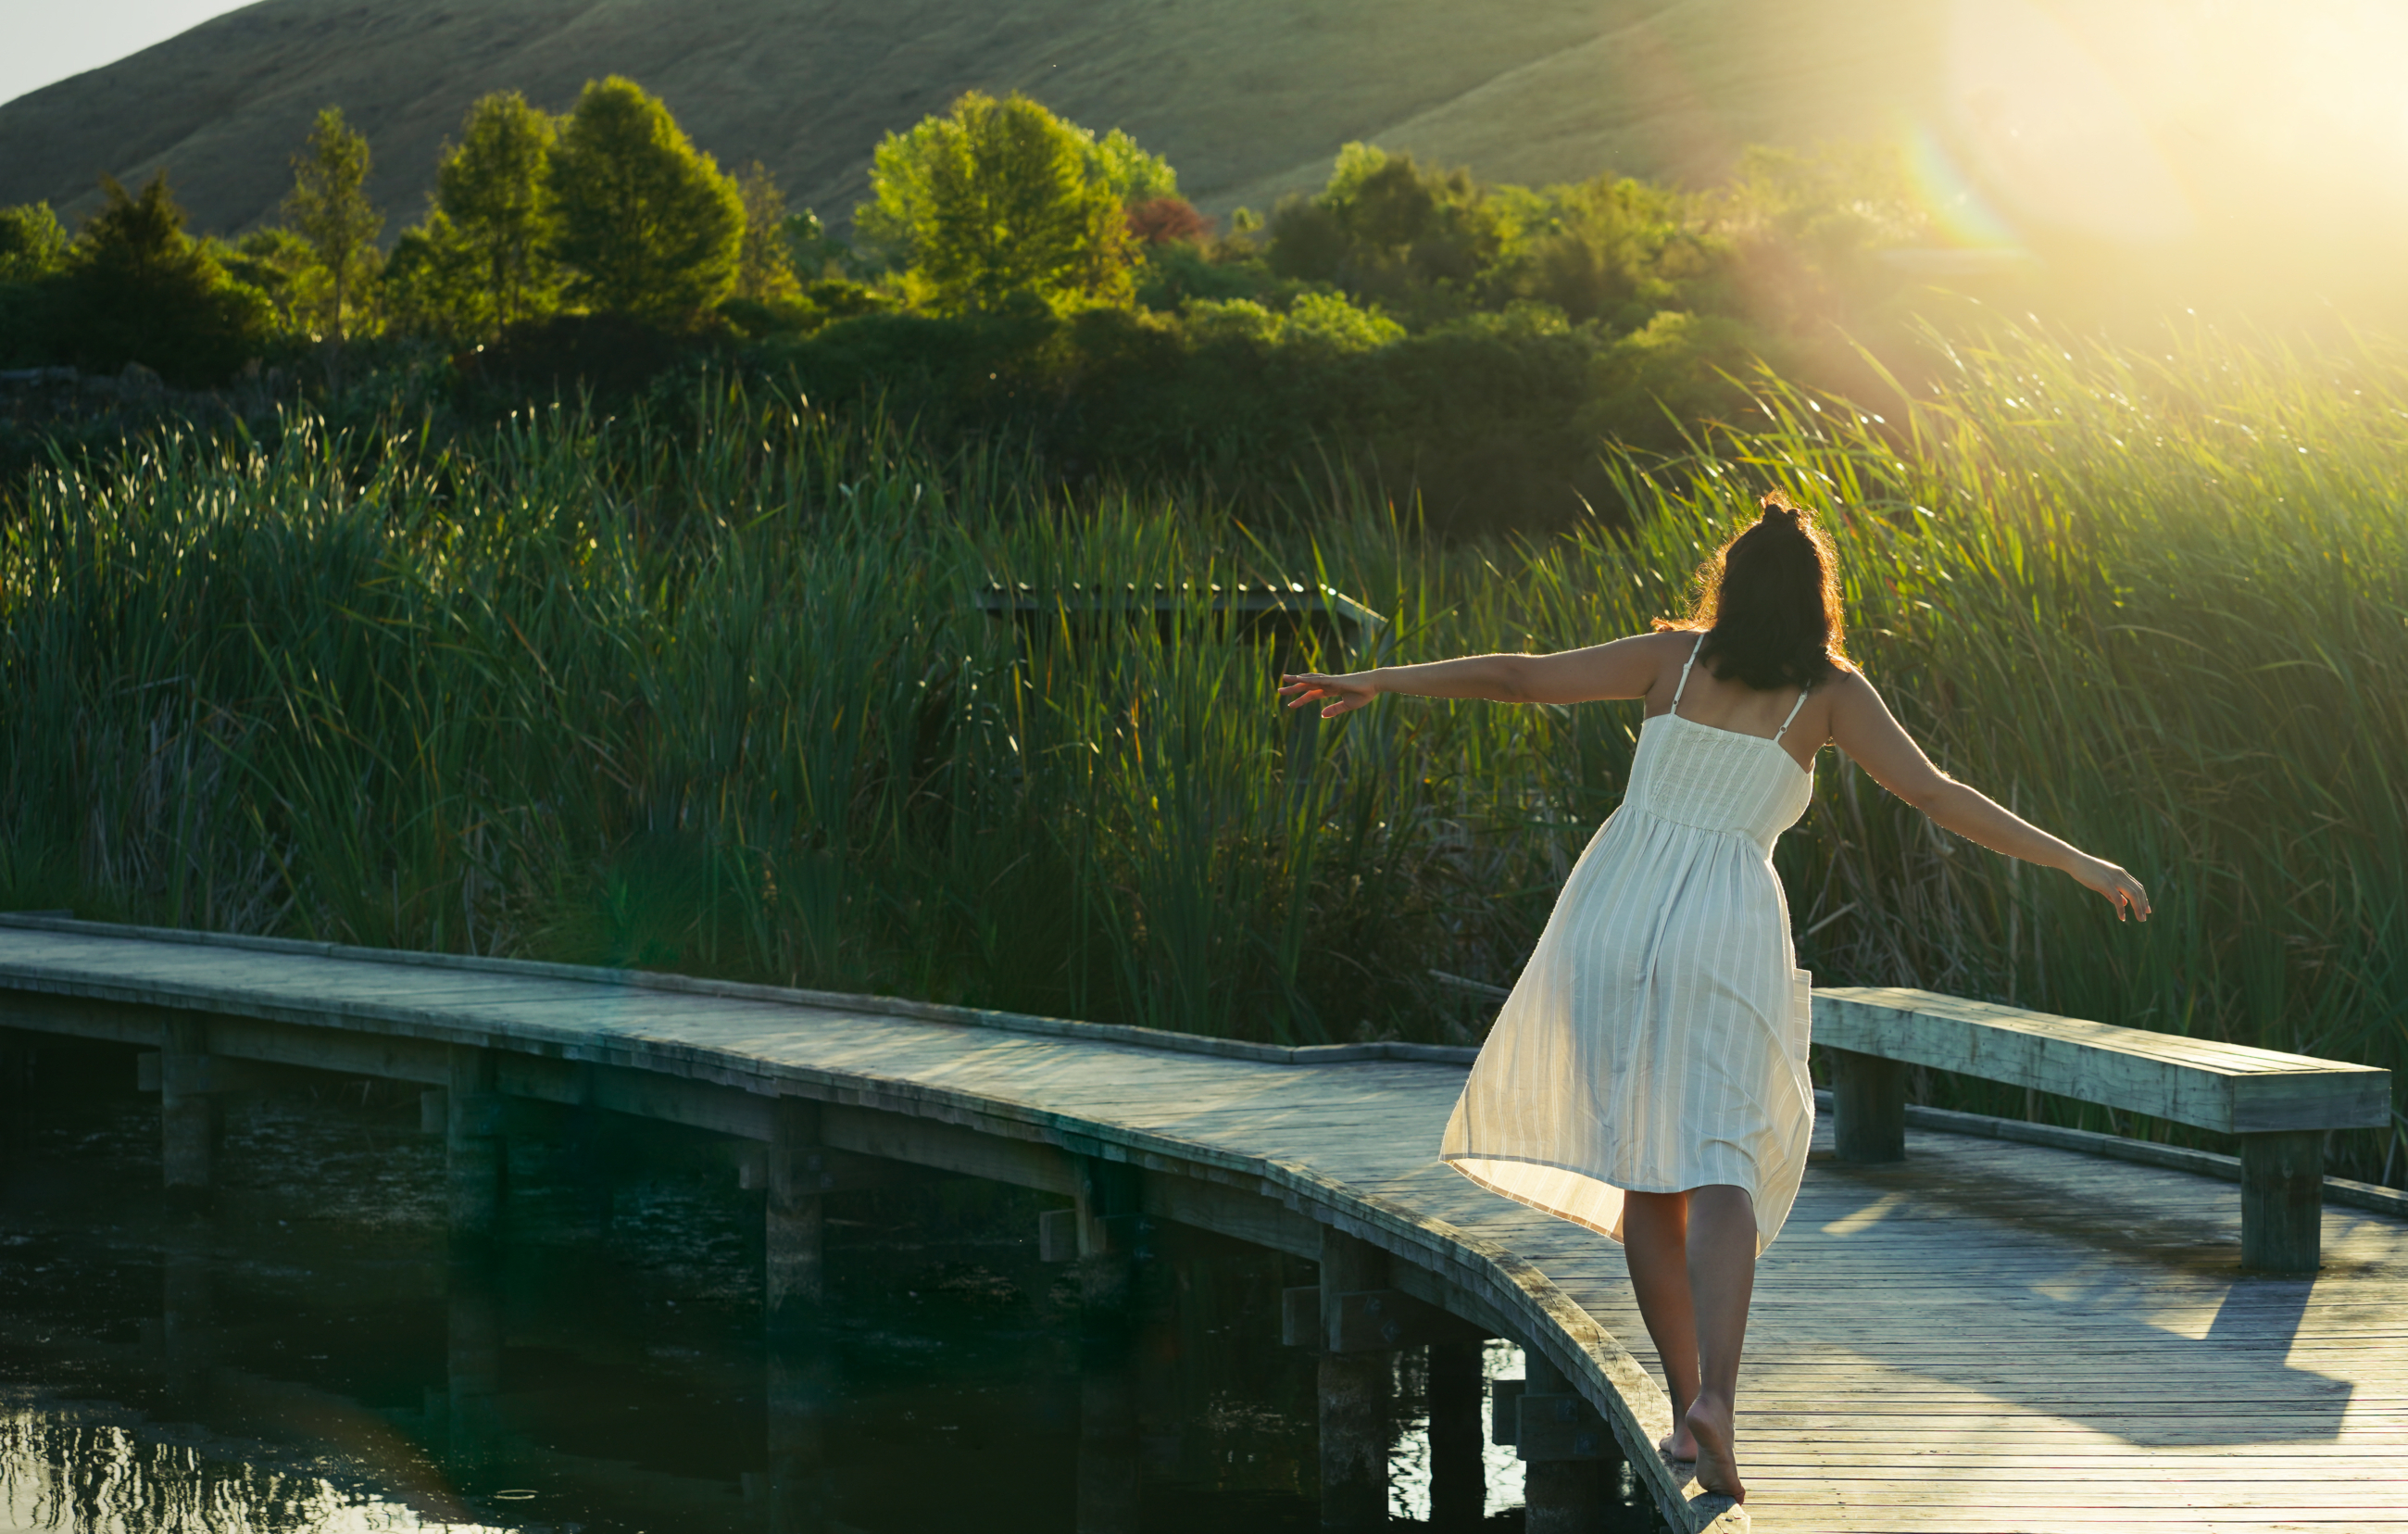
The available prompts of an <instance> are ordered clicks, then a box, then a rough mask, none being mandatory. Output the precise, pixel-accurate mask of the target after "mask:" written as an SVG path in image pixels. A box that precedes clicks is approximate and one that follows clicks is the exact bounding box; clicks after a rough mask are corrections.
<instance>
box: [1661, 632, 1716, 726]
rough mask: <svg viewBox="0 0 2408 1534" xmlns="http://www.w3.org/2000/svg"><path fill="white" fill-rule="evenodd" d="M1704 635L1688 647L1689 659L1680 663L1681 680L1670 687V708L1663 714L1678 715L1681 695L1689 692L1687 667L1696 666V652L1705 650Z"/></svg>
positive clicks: (1700, 635)
mask: <svg viewBox="0 0 2408 1534" xmlns="http://www.w3.org/2000/svg"><path fill="white" fill-rule="evenodd" d="M1705 643H1706V637H1705V635H1703V634H1699V636H1698V642H1697V643H1696V644H1693V645H1691V646H1689V658H1688V659H1687V660H1684V661H1683V662H1682V663H1681V680H1680V681H1678V682H1675V683H1674V684H1673V686H1672V706H1671V707H1670V709H1668V710H1665V712H1667V713H1679V712H1680V711H1681V695H1682V694H1683V693H1685V692H1687V691H1688V690H1689V667H1693V666H1695V665H1697V664H1698V652H1699V650H1701V649H1703V648H1705Z"/></svg>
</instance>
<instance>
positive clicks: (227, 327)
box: [55, 172, 269, 384]
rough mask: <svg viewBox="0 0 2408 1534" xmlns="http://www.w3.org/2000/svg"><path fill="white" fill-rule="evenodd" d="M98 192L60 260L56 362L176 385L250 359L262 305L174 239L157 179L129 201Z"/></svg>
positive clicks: (121, 192) (171, 210)
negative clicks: (126, 369) (96, 204)
mask: <svg viewBox="0 0 2408 1534" xmlns="http://www.w3.org/2000/svg"><path fill="white" fill-rule="evenodd" d="M100 184H101V190H102V193H103V194H104V195H105V196H106V198H107V199H108V200H107V203H106V205H105V206H104V207H103V208H101V210H100V211H99V212H98V213H96V214H94V215H93V217H92V219H91V220H90V221H89V222H86V223H85V224H84V226H83V228H82V230H81V231H80V232H79V233H78V235H77V236H76V240H75V244H74V245H73V246H72V247H70V248H69V250H68V252H67V270H66V275H65V279H64V283H65V291H64V299H63V302H62V303H61V305H60V307H59V311H58V320H59V323H60V328H59V333H58V337H57V340H56V344H55V350H56V351H57V352H58V354H61V355H64V356H65V357H67V358H68V359H70V360H72V361H73V362H74V363H75V364H76V365H77V366H79V367H82V368H85V369H87V370H89V371H93V372H108V373H113V372H116V371H117V370H118V369H119V368H122V367H123V366H125V365H126V364H127V363H129V362H140V363H143V364H145V365H146V366H150V367H151V368H153V369H155V370H156V371H158V372H159V373H160V374H162V375H164V376H165V378H166V379H168V380H170V381H171V382H177V383H186V384H208V383H214V382H217V381H218V380H222V379H223V378H224V377H225V376H226V375H228V374H229V373H231V372H233V371H234V370H235V368H236V367H238V366H241V365H242V363H243V362H244V361H246V360H247V359H249V358H250V357H251V356H253V355H256V353H257V350H258V347H259V344H260V342H261V340H262V339H263V338H264V337H265V335H266V332H267V328H268V322H269V308H268V303H267V300H266V299H265V297H264V296H262V295H261V294H259V293H258V292H257V291H256V290H255V289H252V288H250V287H246V286H244V285H243V284H241V283H238V282H236V281H234V280H231V279H229V278H228V277H227V276H226V273H225V269H224V268H223V267H222V266H221V265H219V264H218V262H217V260H216V258H215V257H213V256H212V255H211V254H210V253H209V251H208V247H206V246H204V245H203V244H201V243H200V242H199V241H198V240H195V239H193V237H191V236H190V235H187V234H186V233H185V232H184V210H183V209H182V208H179V207H178V206H177V204H176V200H175V197H174V196H173V194H170V193H169V192H168V190H167V178H166V175H165V172H162V173H160V174H158V175H156V176H153V177H152V178H151V179H150V181H149V182H148V183H147V184H146V185H145V186H144V187H143V188H142V190H141V191H140V192H139V193H136V194H128V193H127V192H126V190H125V188H123V187H122V186H120V185H119V184H118V183H117V182H116V181H115V180H113V179H109V178H107V177H104V178H102V179H101V183H100Z"/></svg>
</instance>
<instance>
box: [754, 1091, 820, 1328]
mask: <svg viewBox="0 0 2408 1534" xmlns="http://www.w3.org/2000/svg"><path fill="white" fill-rule="evenodd" d="M820 1112H821V1110H820V1105H819V1104H817V1103H815V1102H807V1101H805V1100H804V1099H802V1098H800V1097H785V1098H781V1099H780V1100H779V1102H778V1107H777V1120H776V1129H777V1139H775V1140H772V1141H770V1144H769V1197H768V1203H767V1232H766V1241H767V1244H766V1249H765V1250H766V1261H767V1274H766V1277H765V1279H764V1282H763V1283H762V1290H761V1292H762V1297H763V1310H764V1312H765V1315H766V1318H767V1323H768V1325H769V1327H770V1329H772V1330H773V1331H793V1330H797V1329H799V1328H800V1327H801V1326H803V1325H804V1324H805V1323H806V1322H808V1321H810V1320H811V1319H814V1318H815V1317H816V1316H817V1315H818V1313H819V1309H820V1298H821V1295H822V1292H823V1282H822V1268H823V1266H824V1265H823V1263H822V1260H821V1259H822V1245H823V1238H824V1225H823V1220H822V1205H821V1201H820V1199H821V1190H820V1187H819V1182H818V1179H819V1177H820V1176H821V1175H822V1173H821V1171H820V1170H819V1168H821V1167H824V1158H823V1150H824V1148H823V1147H822V1146H821V1144H820Z"/></svg>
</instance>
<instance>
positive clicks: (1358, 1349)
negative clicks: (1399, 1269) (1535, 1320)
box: [1328, 1264, 1487, 1353]
mask: <svg viewBox="0 0 2408 1534" xmlns="http://www.w3.org/2000/svg"><path fill="white" fill-rule="evenodd" d="M1390 1266H1391V1267H1392V1268H1393V1267H1394V1266H1395V1265H1394V1264H1391V1265H1390ZM1335 1313H1336V1317H1337V1321H1336V1325H1335V1326H1332V1327H1331V1329H1330V1332H1329V1337H1328V1347H1329V1351H1330V1352H1332V1353H1386V1352H1393V1351H1395V1350H1396V1349H1398V1348H1417V1347H1421V1346H1423V1345H1425V1344H1426V1343H1430V1342H1481V1341H1484V1340H1486V1336H1487V1334H1486V1332H1485V1330H1484V1328H1482V1327H1479V1326H1473V1325H1472V1324H1471V1323H1469V1321H1464V1320H1461V1319H1459V1318H1457V1317H1455V1316H1452V1315H1449V1314H1447V1313H1446V1312H1444V1311H1441V1310H1440V1309H1439V1308H1438V1307H1437V1306H1435V1305H1429V1304H1425V1303H1424V1302H1423V1301H1421V1300H1418V1299H1415V1298H1414V1297H1412V1296H1411V1295H1409V1294H1406V1293H1405V1292H1404V1291H1403V1290H1401V1289H1360V1290H1356V1291H1355V1292H1354V1293H1353V1294H1344V1295H1340V1296H1339V1297H1338V1308H1337V1311H1336V1312H1335Z"/></svg>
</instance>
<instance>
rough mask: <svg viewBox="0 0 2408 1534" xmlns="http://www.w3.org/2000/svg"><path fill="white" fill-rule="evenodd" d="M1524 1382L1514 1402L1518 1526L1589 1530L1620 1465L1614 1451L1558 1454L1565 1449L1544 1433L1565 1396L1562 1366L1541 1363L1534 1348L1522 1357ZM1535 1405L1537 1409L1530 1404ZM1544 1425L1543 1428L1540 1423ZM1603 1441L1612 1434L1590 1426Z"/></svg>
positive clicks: (1543, 1533) (1609, 1500)
mask: <svg viewBox="0 0 2408 1534" xmlns="http://www.w3.org/2000/svg"><path fill="white" fill-rule="evenodd" d="M1522 1357H1523V1369H1522V1372H1523V1375H1524V1384H1523V1389H1522V1398H1521V1403H1520V1412H1521V1433H1520V1439H1519V1441H1520V1443H1521V1450H1522V1459H1523V1467H1522V1503H1523V1508H1524V1512H1523V1515H1522V1527H1523V1528H1524V1529H1525V1530H1527V1534H1593V1531H1594V1530H1596V1529H1597V1528H1598V1527H1601V1526H1602V1525H1603V1523H1604V1520H1605V1516H1606V1510H1607V1509H1608V1508H1609V1507H1611V1506H1612V1505H1613V1500H1614V1498H1613V1488H1612V1484H1611V1482H1610V1481H1609V1479H1608V1478H1609V1477H1610V1476H1613V1474H1614V1473H1615V1472H1616V1470H1617V1468H1618V1467H1619V1465H1620V1463H1621V1455H1620V1454H1619V1453H1618V1452H1615V1453H1610V1454H1606V1455H1601V1456H1600V1455H1598V1454H1596V1453H1595V1452H1594V1450H1592V1452H1591V1453H1589V1454H1585V1455H1584V1454H1579V1453H1577V1452H1575V1453H1572V1454H1569V1455H1566V1454H1563V1453H1561V1451H1562V1450H1563V1449H1566V1448H1572V1449H1574V1450H1575V1451H1576V1450H1577V1445H1558V1444H1555V1443H1551V1442H1549V1441H1547V1440H1548V1439H1550V1438H1552V1437H1554V1436H1555V1435H1554V1434H1553V1433H1552V1432H1550V1431H1548V1427H1549V1426H1553V1424H1554V1419H1555V1417H1556V1416H1558V1415H1561V1414H1563V1413H1560V1412H1556V1411H1554V1410H1550V1409H1549V1408H1550V1406H1551V1405H1552V1404H1553V1403H1555V1402H1558V1401H1560V1400H1562V1399H1563V1398H1567V1397H1570V1398H1572V1399H1574V1400H1578V1399H1579V1398H1578V1397H1577V1396H1576V1395H1574V1393H1573V1391H1572V1384H1571V1381H1570V1380H1568V1379H1566V1378H1565V1377H1564V1373H1563V1370H1561V1369H1557V1368H1555V1365H1553V1364H1551V1363H1549V1362H1547V1360H1546V1359H1545V1358H1543V1357H1541V1355H1539V1354H1538V1353H1537V1352H1536V1351H1535V1350H1525V1351H1524V1353H1523V1355H1522ZM1534 1403H1538V1410H1536V1411H1534V1410H1533V1404H1534ZM1542 1425H1544V1426H1542ZM1593 1431H1594V1433H1595V1434H1596V1435H1601V1436H1602V1438H1603V1440H1604V1442H1605V1443H1606V1444H1608V1445H1611V1444H1612V1443H1613V1433H1612V1432H1611V1431H1610V1430H1608V1429H1607V1428H1606V1427H1605V1426H1604V1425H1603V1424H1601V1423H1600V1424H1598V1425H1597V1426H1595V1428H1594V1430H1593Z"/></svg>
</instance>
